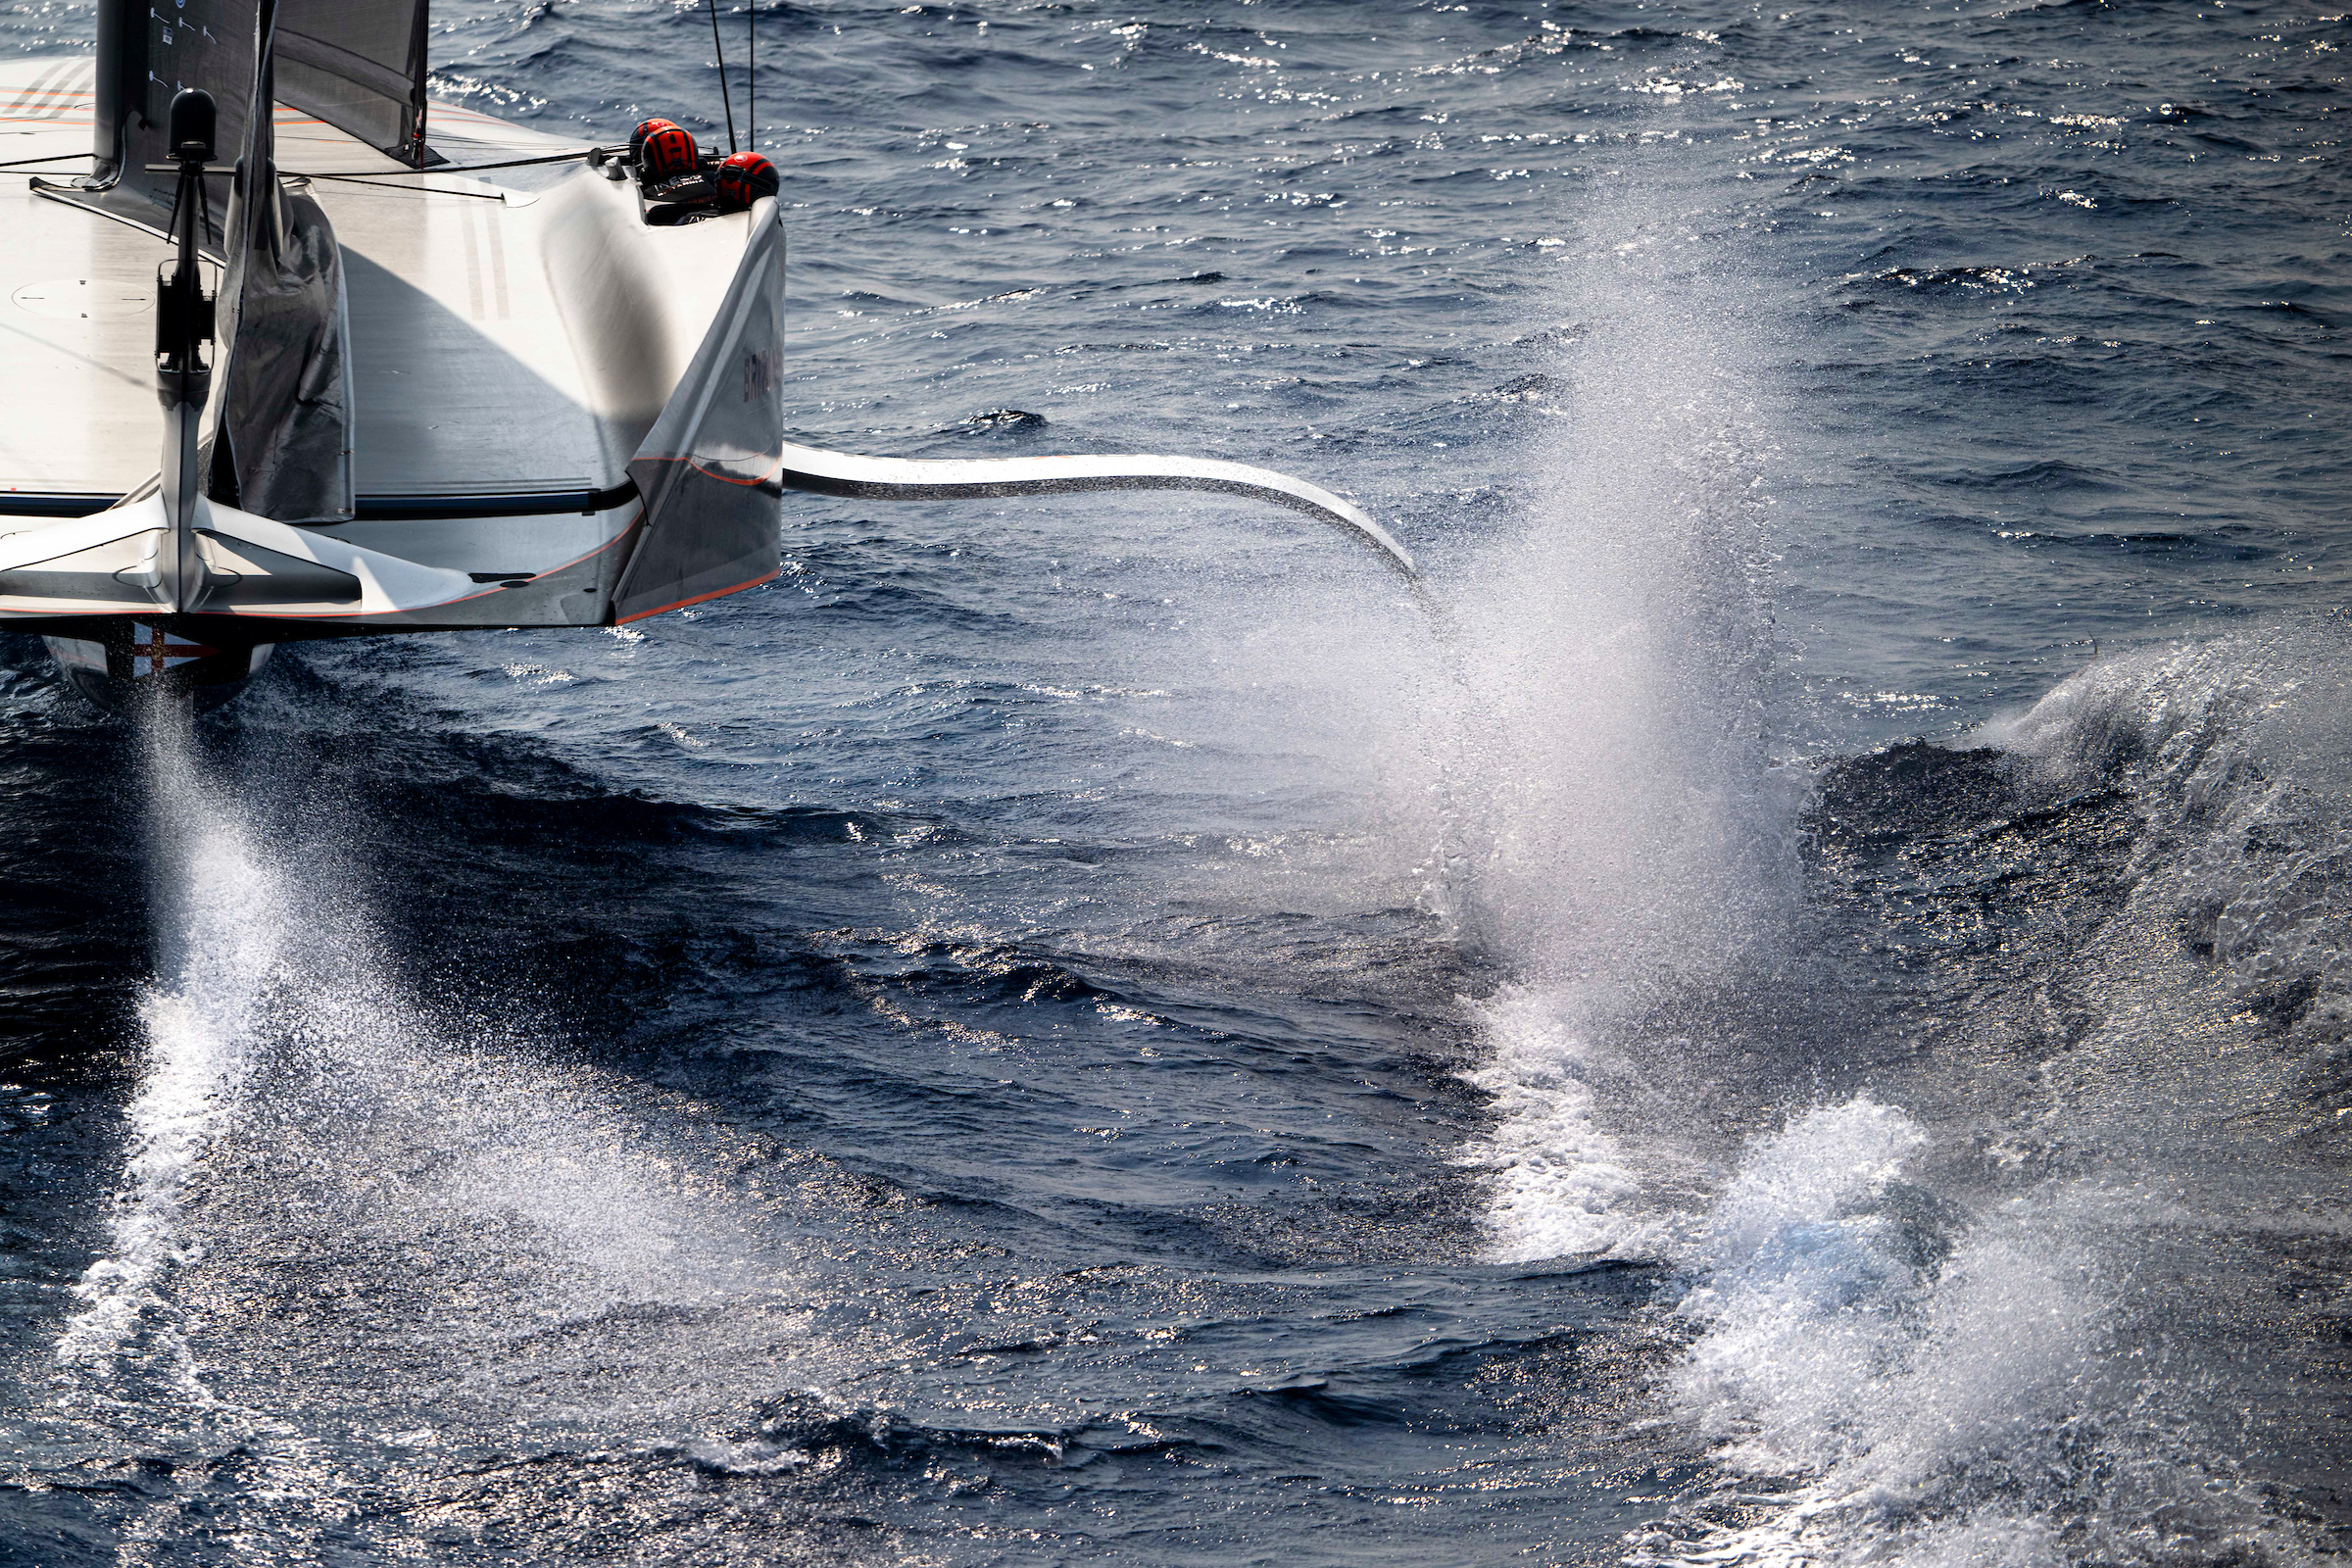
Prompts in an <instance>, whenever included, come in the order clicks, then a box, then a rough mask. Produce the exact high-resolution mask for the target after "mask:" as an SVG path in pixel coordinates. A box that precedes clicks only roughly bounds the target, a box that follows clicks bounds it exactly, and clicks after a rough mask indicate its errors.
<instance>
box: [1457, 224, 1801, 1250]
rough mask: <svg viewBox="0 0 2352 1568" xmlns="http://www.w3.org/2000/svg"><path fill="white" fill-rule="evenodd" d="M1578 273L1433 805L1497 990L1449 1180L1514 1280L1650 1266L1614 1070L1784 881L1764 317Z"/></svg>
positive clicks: (1775, 903)
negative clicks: (1484, 1108)
mask: <svg viewBox="0 0 2352 1568" xmlns="http://www.w3.org/2000/svg"><path fill="white" fill-rule="evenodd" d="M1645 194H1646V193H1642V192H1635V191H1627V192H1623V193H1620V195H1619V196H1618V197H1617V198H1615V201H1614V203H1604V204H1601V205H1600V207H1599V208H1598V210H1596V211H1595V212H1594V213H1593V215H1592V216H1593V220H1594V226H1595V228H1596V229H1600V230H1603V231H1605V230H1606V229H1607V228H1608V226H1610V225H1611V224H1617V225H1621V226H1628V227H1632V228H1635V229H1637V230H1639V231H1640V238H1642V240H1644V241H1647V240H1655V239H1657V238H1659V237H1660V236H1659V234H1657V233H1656V232H1651V231H1649V229H1648V228H1647V227H1646V225H1647V223H1648V222H1649V221H1650V215H1649V214H1648V213H1647V212H1646V211H1645V209H1644V206H1643V199H1644V196H1645ZM1634 214H1640V215H1641V220H1640V221H1636V220H1635V219H1634V218H1633V217H1632V216H1630V215H1634ZM1667 231H1668V232H1669V233H1672V232H1675V230H1674V229H1673V228H1672V227H1669V229H1668V230H1667ZM1579 268H1580V270H1578V271H1576V272H1575V273H1574V274H1573V280H1572V281H1571V282H1567V283H1563V285H1562V288H1561V297H1560V298H1559V299H1558V300H1557V301H1556V302H1555V303H1556V305H1557V307H1558V308H1559V310H1560V311H1561V312H1562V314H1564V315H1573V316H1575V317H1577V318H1580V319H1583V320H1585V321H1586V322H1587V323H1588V326H1587V328H1586V329H1585V330H1582V331H1580V332H1578V333H1576V334H1572V335H1571V336H1572V337H1573V341H1572V342H1571V343H1570V344H1569V345H1568V346H1567V347H1566V348H1564V349H1562V350H1561V351H1560V352H1561V353H1562V354H1563V355H1564V356H1566V357H1565V359H1564V361H1563V363H1562V364H1561V365H1560V367H1559V368H1558V369H1559V376H1560V381H1561V385H1562V387H1563V391H1564V397H1565V401H1566V402H1567V403H1568V405H1569V407H1570V408H1571V410H1572V411H1573V414H1574V418H1573V421H1572V423H1571V424H1570V425H1569V426H1568V427H1567V428H1566V429H1565V432H1564V433H1562V434H1559V435H1557V436H1555V437H1553V438H1552V442H1553V444H1552V445H1551V446H1550V447H1549V448H1548V449H1547V450H1545V451H1544V452H1541V453H1538V454H1536V455H1535V458H1534V462H1533V464H1532V465H1531V466H1532V468H1533V472H1534V482H1533V484H1532V486H1531V492H1530V494H1529V496H1528V498H1527V505H1528V516H1527V520H1526V522H1525V524H1524V525H1523V526H1522V527H1521V528H1520V529H1518V530H1516V531H1515V532H1514V533H1513V535H1512V536H1511V537H1509V538H1507V539H1505V540H1503V541H1500V542H1498V543H1497V544H1496V545H1495V546H1494V547H1493V548H1492V549H1490V550H1489V551H1488V552H1487V553H1486V555H1485V556H1484V557H1483V558H1482V559H1480V560H1479V561H1477V562H1476V563H1474V564H1473V565H1472V567H1471V569H1470V570H1469V571H1468V573H1467V577H1468V580H1470V581H1473V582H1475V583H1476V584H1477V585H1478V589H1477V592H1476V593H1475V594H1470V595H1465V596H1464V603H1463V605H1462V608H1461V610H1460V612H1459V622H1460V627H1461V639H1462V666H1463V669H1464V672H1465V677H1466V679H1467V682H1468V684H1469V685H1470V687H1471V688H1472V690H1473V692H1474V694H1475V695H1474V703H1473V706H1474V711H1473V714H1472V716H1471V717H1470V718H1469V719H1468V721H1467V731H1468V733H1467V735H1466V742H1465V747H1464V756H1463V759H1462V760H1461V761H1460V763H1459V764H1458V765H1457V767H1456V776H1455V777H1454V778H1453V779H1451V780H1450V781H1449V785H1448V791H1449V794H1450V796H1451V798H1452V801H1453V805H1454V808H1455V810H1456V812H1457V819H1458V825H1457V828H1456V831H1455V838H1456V842H1457V848H1456V852H1455V856H1454V863H1453V866H1452V876H1451V882H1452V893H1453V899H1454V902H1455V905H1456V907H1457V910H1458V913H1459V919H1460V923H1461V926H1462V929H1463V932H1464V935H1465V937H1466V938H1467V940H1468V941H1469V942H1470V943H1471V945H1473V946H1474V947H1476V948H1478V949H1481V950H1483V951H1484V952H1486V953H1487V954H1489V955H1491V956H1494V957H1495V958H1496V959H1497V960H1499V961H1500V963H1501V965H1502V966H1503V967H1504V969H1505V972H1506V973H1508V974H1510V975H1511V976H1512V983H1511V984H1510V985H1509V986H1508V987H1506V989H1505V990H1504V991H1503V992H1502V993H1501V994H1500V995H1499V996H1497V997H1496V998H1495V999H1494V1000H1493V1001H1491V1002H1490V1003H1489V1004H1488V1005H1485V1006H1484V1007H1482V1008H1481V1009H1480V1013H1479V1019H1480V1024H1481V1029H1482V1033H1483V1035H1484V1037H1485V1040H1486V1043H1487V1047H1488V1063H1487V1065H1486V1067H1485V1068H1484V1069H1483V1070H1482V1071H1481V1072H1480V1073H1479V1074H1478V1075H1477V1081H1478V1082H1479V1084H1480V1085H1481V1086H1482V1087H1484V1088H1486V1089H1487V1090H1488V1091H1489V1093H1491V1094H1492V1095H1494V1096H1495V1105H1496V1109H1497V1111H1498V1112H1499V1116H1500V1120H1499V1122H1498V1124H1497V1126H1496V1127H1495V1131H1494V1132H1493V1134H1492V1135H1491V1136H1490V1137H1489V1138H1487V1139H1486V1140H1484V1141H1483V1142H1482V1143H1481V1144H1480V1145H1478V1146H1477V1147H1475V1148H1474V1149H1472V1150H1471V1151H1469V1152H1468V1158H1469V1160H1470V1161H1471V1162H1472V1163H1474V1164H1477V1165H1480V1166H1482V1167H1484V1168H1485V1169H1487V1170H1488V1171H1490V1172H1491V1179H1492V1190H1493V1193H1494V1200H1493V1204H1492V1207H1491V1209H1490V1212H1489V1215H1488V1225H1489V1231H1490V1235H1491V1237H1492V1241H1493V1245H1494V1248H1495V1251H1496V1252H1497V1254H1498V1255H1500V1256H1502V1257H1505V1258H1514V1259H1523V1258H1531V1257H1538V1256H1543V1255H1547V1254H1551V1253H1556V1252H1563V1251H1593V1250H1608V1249H1618V1250H1629V1251H1636V1252H1639V1251H1643V1250H1654V1248H1655V1246H1656V1245H1657V1244H1658V1238H1659V1235H1660V1232H1659V1230H1658V1228H1657V1225H1656V1223H1655V1220H1654V1218H1653V1217H1651V1216H1647V1215H1644V1214H1643V1213H1642V1202H1641V1197H1642V1191H1643V1189H1644V1188H1645V1186H1646V1185H1647V1182H1648V1174H1647V1173H1649V1172H1651V1171H1653V1170H1655V1169H1657V1168H1660V1167H1661V1166H1671V1165H1674V1164H1675V1163H1677V1159H1678V1156H1677V1155H1676V1154H1675V1152H1673V1151H1672V1150H1671V1149H1670V1148H1666V1147H1647V1146H1648V1145H1650V1144H1652V1143H1653V1142H1654V1140H1651V1139H1649V1138H1647V1137H1646V1136H1645V1135H1642V1134H1641V1133H1639V1132H1636V1131H1633V1130H1632V1129H1631V1128H1630V1126H1629V1125H1628V1120H1627V1118H1626V1117H1625V1116H1623V1115H1622V1114H1620V1113H1621V1112H1622V1111H1624V1110H1625V1108H1626V1107H1627V1105H1628V1103H1629V1101H1633V1102H1638V1101H1640V1100H1641V1099H1642V1098H1643V1097H1644V1096H1651V1097H1653V1098H1654V1096H1655V1094H1658V1093H1663V1092H1665V1090H1666V1086H1663V1085H1655V1086H1650V1087H1647V1088H1645V1087H1644V1086H1643V1083H1642V1074H1641V1073H1640V1072H1638V1071H1635V1070H1633V1069H1632V1068H1631V1067H1630V1066H1629V1063H1628V1058H1627V1057H1626V1056H1625V1055H1624V1054H1623V1052H1624V1047H1625V1044H1626V1042H1627V1041H1629V1040H1631V1039H1634V1038H1636V1037H1638V1035H1639V1032H1640V1031H1639V1022H1640V1020H1641V1019H1642V1016H1643V1015H1644V1014H1646V1013H1648V1012H1649V1011H1651V1010H1653V1009H1654V1008H1656V1007H1657V1006H1659V1005H1665V1004H1668V1003H1670V1002H1672V1001H1673V1000H1674V999H1675V998H1676V997H1678V996H1680V995H1682V994H1684V993H1685V992H1686V991H1687V990H1688V989H1689V988H1691V987H1692V986H1694V985H1705V984H1710V983H1714V982H1717V981H1719V980H1721V979H1722V978H1723V977H1725V976H1726V975H1728V974H1730V973H1732V972H1734V971H1735V970H1736V969H1737V968H1738V966H1739V965H1740V964H1741V963H1742V962H1743V961H1745V959H1746V958H1747V956H1749V955H1751V954H1752V953H1753V951H1754V950H1755V948H1756V945H1757V943H1758V941H1759V939H1760V937H1761V936H1762V935H1763V934H1764V933H1765V932H1766V931H1767V930H1768V929H1769V928H1770V926H1771V924H1772V922H1773V920H1774V918H1775V912H1774V911H1775V910H1776V909H1777V908H1778V907H1780V905H1781V904H1782V903H1784V902H1785V900H1786V898H1787V890H1788V888H1789V885H1790V883H1791V877H1790V874H1789V854H1788V847H1787V832H1786V827H1785V823H1786V821H1787V819H1788V817H1789V806H1788V803H1786V802H1783V801H1780V800H1778V799H1776V798H1775V796H1774V788H1775V786H1774V780H1773V778H1772V775H1771V773H1770V770H1769V769H1768V768H1767V766H1766V760H1765V757H1764V753H1763V734H1764V704H1765V699H1766V682H1767V679H1768V676H1769V666H1770V618H1769V615H1768V614H1767V613H1766V612H1765V609H1764V604H1763V598H1762V583H1763V577H1764V572H1765V563H1764V556H1763V539H1762V514H1761V507H1760V504H1759V502H1758V500H1757V488H1758V486H1759V485H1760V482H1761V467H1762V464H1763V456H1764V453H1763V448H1764V444H1765V438H1764V436H1763V435H1762V434H1761V433H1760V422H1761V419H1762V415H1761V414H1760V413H1759V403H1760V399H1761V397H1762V393H1761V391H1760V381H1759V376H1758V372H1757V370H1756V368H1755V365H1754V363H1753V358H1754V334H1753V330H1752V327H1750V328H1744V329H1743V328H1742V327H1741V326H1740V324H1739V323H1740V322H1742V321H1743V320H1748V319H1752V318H1753V315H1754V312H1755V307H1756V302H1755V300H1754V299H1753V298H1751V297H1749V291H1748V290H1747V289H1746V288H1745V287H1744V286H1743V285H1740V284H1738V283H1736V282H1735V281H1734V280H1733V279H1732V278H1731V277H1730V276H1729V267H1728V265H1727V263H1726V262H1725V261H1724V259H1723V258H1722V257H1721V256H1720V255H1719V254H1716V253H1713V252H1711V251H1710V250H1709V249H1708V247H1707V246H1705V245H1703V244H1701V243H1699V242H1696V241H1691V240H1688V239H1685V240H1683V241H1682V242H1680V243H1673V244H1668V245H1663V246H1658V245H1651V244H1648V243H1640V244H1633V245H1629V246H1626V247H1623V248H1620V249H1617V250H1608V251H1602V252H1600V253H1598V254H1596V255H1594V256H1591V257H1587V258H1585V259H1584V261H1583V262H1582V263H1580V264H1579ZM1603 1081H1606V1082H1608V1083H1610V1084H1611V1085H1612V1086H1613V1092H1612V1093H1610V1094H1608V1095H1606V1096H1602V1097H1598V1098H1596V1097H1595V1094H1594V1086H1595V1084H1597V1083H1600V1082H1603ZM1636 1119H1639V1118H1636ZM1629 1138H1631V1139H1633V1140H1634V1141H1635V1142H1637V1143H1641V1144H1642V1145H1644V1147H1643V1148H1641V1149H1634V1148H1629V1147H1627V1142H1626V1141H1627V1140H1628V1139H1629ZM1669 1142H1670V1141H1669Z"/></svg>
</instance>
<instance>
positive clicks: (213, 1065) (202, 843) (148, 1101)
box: [57, 711, 289, 1402]
mask: <svg viewBox="0 0 2352 1568" xmlns="http://www.w3.org/2000/svg"><path fill="white" fill-rule="evenodd" d="M179 717H180V715H176V714H172V713H171V712H169V711H161V712H153V713H150V714H148V715H146V718H147V724H146V734H145V737H144V738H145V741H146V747H145V753H146V761H147V779H148V786H149V794H150V812H149V819H150V821H151V823H152V824H153V827H154V831H155V843H154V845H153V848H154V850H155V852H156V855H157V858H156V860H155V861H154V862H153V863H154V864H155V865H156V866H157V877H156V894H157V899H156V903H155V933H156V944H155V949H156V957H157V965H156V967H157V978H156V979H155V980H153V981H151V982H150V983H149V984H148V986H147V987H146V990H145V992H144V994H143V995H142V996H141V997H140V999H139V1009H138V1010H139V1019H140V1024H141V1029H142V1033H143V1034H144V1036H145V1058H146V1065H145V1070H144V1072H143V1074H142V1079H141V1083H140V1086H139V1090H138V1093H137V1094H136V1096H135V1097H134V1098H133V1099H132V1101H131V1103H130V1106H129V1112H128V1122H129V1126H128V1131H127V1136H128V1141H129V1152H128V1155H127V1157H126V1159H125V1161H124V1170H123V1188H122V1190H121V1191H120V1192H119V1193H118V1194H117V1196H116V1200H115V1207H114V1211H113V1213H112V1214H111V1215H110V1217H109V1221H108V1231H109V1236H110V1241H111V1245H112V1250H111V1251H110V1252H109V1253H108V1254H107V1255H106V1256H104V1257H102V1258H100V1259H98V1260H97V1261H96V1262H94V1263H92V1264H91V1265H90V1267H89V1269H88V1270H87V1271H86V1272H85V1273H84V1275H83V1277H82V1280H81V1282H80V1284H79V1285H78V1286H76V1287H75V1292H74V1294H75V1295H76V1297H77V1298H78V1299H80V1301H81V1303H82V1305H81V1309H80V1311H78V1312H77V1313H76V1314H75V1315H74V1316H73V1318H72V1319H71V1320H70V1321H69V1322H68V1323H67V1325H66V1329H65V1332H64V1334H63V1335H62V1336H61V1337H60V1339H59V1341H58V1346H57V1357H58V1360H59V1361H60V1362H61V1363H62V1364H64V1365H67V1366H70V1367H77V1368H82V1369H85V1370H90V1371H103V1370H105V1369H107V1368H109V1367H110V1366H111V1365H112V1364H114V1363H116V1362H118V1361H122V1360H130V1361H135V1362H137V1363H138V1364H140V1365H141V1366H143V1367H145V1368H146V1369H147V1370H148V1371H149V1372H150V1373H151V1374H153V1375H158V1376H161V1377H162V1378H164V1379H165V1380H166V1381H167V1382H168V1383H169V1384H170V1385H171V1386H172V1387H173V1388H175V1389H177V1390H178V1391H179V1392H180V1393H182V1394H184V1395H186V1396H187V1397H191V1398H194V1399H196V1400H198V1401H200V1402H208V1401H209V1400H210V1399H211V1395H210V1394H209V1392H208V1391H207V1390H206V1389H205V1387H204V1385H203V1383H202V1382H201V1381H200V1380H199V1378H198V1377H197V1374H196V1370H195V1367H194V1365H193V1363H192V1362H191V1361H190V1359H189V1356H188V1349H187V1343H186V1341H185V1339H184V1338H183V1337H182V1336H181V1334H180V1333H179V1331H178V1327H177V1314H176V1311H175V1309H174V1308H173V1306H172V1303H171V1301H170V1300H169V1299H168V1297H167V1294H166V1289H165V1286H166V1277H167V1276H168V1274H169V1273H170V1271H171V1270H172V1267H173V1266H174V1265H175V1264H177V1263H180V1262H183V1261H185V1260H186V1259H187V1258H188V1256H189V1254H190V1249H191V1247H192V1246H193V1244H192V1243H191V1242H190V1241H189V1240H188V1238H187V1237H186V1235H185V1234H184V1221H185V1209H186V1206H187V1202H188V1200H189V1197H190V1193H191V1189H192V1187H193V1185H194V1184H195V1183H196V1182H197V1181H198V1180H199V1179H200V1174H201V1171H202V1168H203V1165H204V1162H205V1159H206V1156H207V1154H208V1152H210V1151H211V1150H212V1149H213V1148H214V1146H215V1145H216V1144H217V1143H218V1142H219V1140H220V1138H221V1134H222V1133H223V1131H224V1130H225V1129H226V1126H227V1123H228V1120H229V1118H230V1117H231V1116H232V1115H233V1114H234V1113H235V1110H236V1107H237V1104H238V1103H239V1101H240V1100H241V1099H242V1097H243V1095H244V1092H245V1090H246V1088H247V1085H248V1082H249V1079H250V1076H251V1073H252V1069H253V1063H254V1054H255V1050H254V1048H255V1043H256V1037H257V1031H258V1027H259V1025H260V1023H261V1020H262V1018H263V1016H264V1014H265V1012H266V1010H267V1008H268V1006H269V1003H270V996H271V993H272V991H273V989H274V988H275V985H276V982H277V980H278V978H279V971H280V963H281V959H282V957H283V952H282V938H283V936H284V934H285V933H286V932H287V930H288V928H289V922H288V911H287V909H286V907H285V898H284V889H283V887H282V885H281V883H280V881H279V879H278V878H277V877H276V876H275V875H274V874H273V872H272V871H271V869H270V867H269V866H268V865H266V864H265V863H263V862H262V861H261V860H260V859H259V858H257V857H256V856H255V854H254V852H253V848H252V846H251V844H250V843H249V842H248V841H247V839H246V838H245V836H244V834H243V833H241V832H240V831H239V830H238V828H237V826H236V825H235V818H234V817H233V816H232V815H228V814H224V813H222V812H221V811H220V810H219V809H217V807H218V805H219V803H218V802H217V801H216V800H214V799H213V794H212V791H210V790H209V789H208V787H207V786H206V784H205V782H204V780H203V778H202V776H201V774H200V772H199V771H198V769H197V767H196V765H195V764H194V762H193V760H192V759H191V757H190V755H189V752H188V747H187V736H186V734H185V732H184V722H180V723H177V724H175V722H174V721H175V720H176V719H179Z"/></svg>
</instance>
